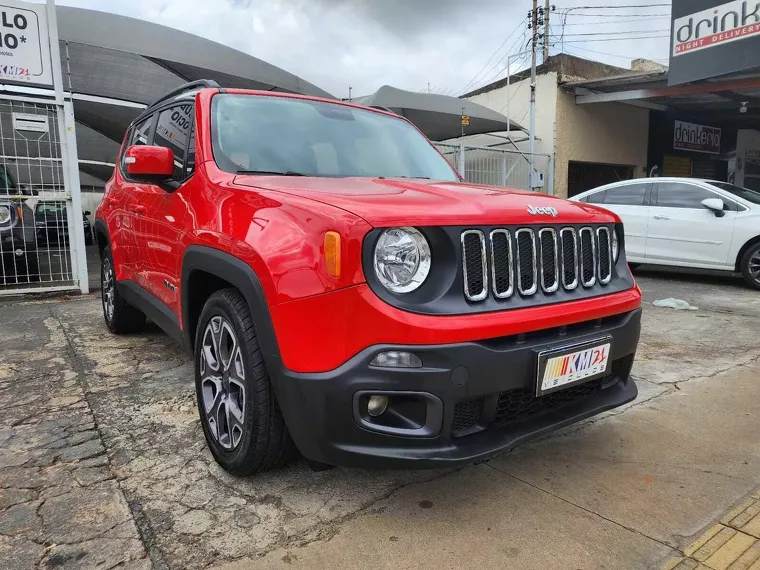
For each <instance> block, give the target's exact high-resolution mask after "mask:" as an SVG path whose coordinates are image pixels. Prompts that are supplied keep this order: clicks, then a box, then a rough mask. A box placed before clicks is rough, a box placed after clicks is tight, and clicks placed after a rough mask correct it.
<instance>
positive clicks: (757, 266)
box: [747, 249, 760, 284]
mask: <svg viewBox="0 0 760 570" xmlns="http://www.w3.org/2000/svg"><path fill="white" fill-rule="evenodd" d="M747 271H748V273H749V276H750V277H751V278H752V280H753V281H754V282H755V283H758V284H760V249H758V250H757V251H755V253H753V254H752V256H751V257H750V258H749V263H748V264H747Z"/></svg>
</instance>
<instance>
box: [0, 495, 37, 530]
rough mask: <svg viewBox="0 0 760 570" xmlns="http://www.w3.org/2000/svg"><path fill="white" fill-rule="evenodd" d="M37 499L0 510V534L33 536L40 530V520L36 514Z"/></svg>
mask: <svg viewBox="0 0 760 570" xmlns="http://www.w3.org/2000/svg"><path fill="white" fill-rule="evenodd" d="M38 505H39V503H38V502H37V501H32V502H29V503H22V504H20V505H14V506H12V507H8V508H7V509H5V510H4V511H2V512H0V534H4V535H6V536H21V535H26V536H27V537H34V536H36V535H37V534H38V533H39V532H40V528H41V525H42V521H41V520H40V517H39V516H38V515H37V506H38Z"/></svg>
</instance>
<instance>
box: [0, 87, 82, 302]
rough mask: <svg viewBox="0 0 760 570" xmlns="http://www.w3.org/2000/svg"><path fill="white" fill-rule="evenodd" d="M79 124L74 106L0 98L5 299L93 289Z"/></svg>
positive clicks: (1, 290)
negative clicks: (76, 135) (77, 134)
mask: <svg viewBox="0 0 760 570" xmlns="http://www.w3.org/2000/svg"><path fill="white" fill-rule="evenodd" d="M67 114H68V115H69V116H65V115H67ZM73 124H74V121H73V111H72V108H71V103H70V102H65V103H64V104H63V105H60V104H56V103H55V102H54V101H52V100H46V99H39V98H32V97H25V96H15V95H1V96H0V255H1V256H2V264H1V265H0V296H1V295H9V294H18V293H22V292H29V291H35V292H41V291H63V290H68V289H77V290H81V291H82V292H87V267H86V257H85V251H84V242H85V236H84V232H83V229H84V221H83V217H82V210H81V201H80V199H79V191H80V188H79V184H78V178H79V176H78V170H77V171H76V176H75V177H73V180H72V170H75V169H78V166H77V163H76V142H75V139H74V131H73ZM72 163H73V165H74V167H73V168H72V167H71V165H72ZM72 182H74V183H72ZM90 237H91V238H92V236H90ZM87 241H90V240H87Z"/></svg>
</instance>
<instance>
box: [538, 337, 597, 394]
mask: <svg viewBox="0 0 760 570" xmlns="http://www.w3.org/2000/svg"><path fill="white" fill-rule="evenodd" d="M611 340H612V339H611V338H604V339H598V340H595V341H592V342H589V343H584V344H582V345H576V346H572V347H565V348H558V349H554V350H547V351H544V352H540V353H539V354H538V382H537V384H536V396H543V395H545V394H548V393H550V392H556V391H557V390H562V389H564V388H569V387H570V386H571V385H575V384H581V383H583V382H588V381H589V380H593V379H594V378H598V377H599V376H604V375H605V374H606V373H607V369H608V367H609V357H610V347H611V346H612V342H611Z"/></svg>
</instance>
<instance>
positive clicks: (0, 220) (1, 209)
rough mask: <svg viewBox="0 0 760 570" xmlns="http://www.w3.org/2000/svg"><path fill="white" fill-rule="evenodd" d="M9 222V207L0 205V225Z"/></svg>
mask: <svg viewBox="0 0 760 570" xmlns="http://www.w3.org/2000/svg"><path fill="white" fill-rule="evenodd" d="M10 222H11V209H10V208H9V207H8V206H0V225H6V224H9V223H10Z"/></svg>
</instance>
